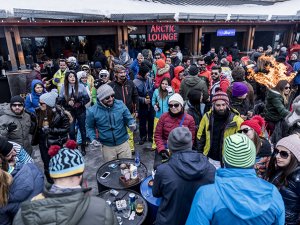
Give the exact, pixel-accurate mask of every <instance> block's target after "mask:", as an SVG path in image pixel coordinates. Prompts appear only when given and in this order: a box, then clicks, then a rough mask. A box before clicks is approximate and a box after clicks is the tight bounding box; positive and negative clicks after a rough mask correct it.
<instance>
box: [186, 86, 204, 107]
mask: <svg viewBox="0 0 300 225" xmlns="http://www.w3.org/2000/svg"><path fill="white" fill-rule="evenodd" d="M201 95H202V91H200V90H198V89H191V90H190V91H189V93H188V96H187V97H188V100H189V102H190V103H191V105H193V106H195V105H200V98H201Z"/></svg>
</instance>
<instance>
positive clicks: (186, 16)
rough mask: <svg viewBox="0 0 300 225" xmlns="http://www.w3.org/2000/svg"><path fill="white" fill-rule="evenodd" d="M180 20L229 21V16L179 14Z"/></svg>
mask: <svg viewBox="0 0 300 225" xmlns="http://www.w3.org/2000/svg"><path fill="white" fill-rule="evenodd" d="M178 19H179V20H227V14H208V13H179V16H178Z"/></svg>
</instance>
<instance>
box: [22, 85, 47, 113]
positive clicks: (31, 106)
mask: <svg viewBox="0 0 300 225" xmlns="http://www.w3.org/2000/svg"><path fill="white" fill-rule="evenodd" d="M36 84H40V85H42V87H43V88H44V84H43V83H42V81H40V80H36V79H34V80H33V81H32V82H31V93H30V94H28V95H27V96H26V99H25V110H26V111H27V112H29V113H33V114H35V111H34V110H35V108H37V107H39V99H40V96H41V95H42V94H44V93H45V88H44V91H43V92H42V93H41V94H38V93H36V92H35V91H34V87H35V85H36Z"/></svg>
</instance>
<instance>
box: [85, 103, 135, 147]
mask: <svg viewBox="0 0 300 225" xmlns="http://www.w3.org/2000/svg"><path fill="white" fill-rule="evenodd" d="M86 112H87V114H86V131H87V136H88V137H90V139H91V140H94V139H95V138H96V133H95V128H96V129H98V131H99V139H100V142H101V143H102V144H103V145H106V146H117V145H120V144H123V143H124V142H125V141H127V140H128V134H127V130H126V126H127V127H129V125H132V124H135V121H134V119H133V117H132V116H131V114H130V112H129V110H128V108H127V107H126V105H125V104H124V103H123V102H122V101H120V100H117V99H115V100H114V104H113V106H112V107H110V108H109V107H105V106H104V105H102V104H101V103H100V102H99V101H97V104H95V105H93V106H92V107H90V108H88V109H87V111H86Z"/></svg>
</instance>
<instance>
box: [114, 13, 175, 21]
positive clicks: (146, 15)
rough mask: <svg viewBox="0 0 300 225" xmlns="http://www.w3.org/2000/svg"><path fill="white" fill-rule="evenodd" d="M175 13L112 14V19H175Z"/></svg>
mask: <svg viewBox="0 0 300 225" xmlns="http://www.w3.org/2000/svg"><path fill="white" fill-rule="evenodd" d="M174 16H175V13H143V14H111V16H110V19H111V20H120V21H123V20H124V21H125V20H174Z"/></svg>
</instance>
